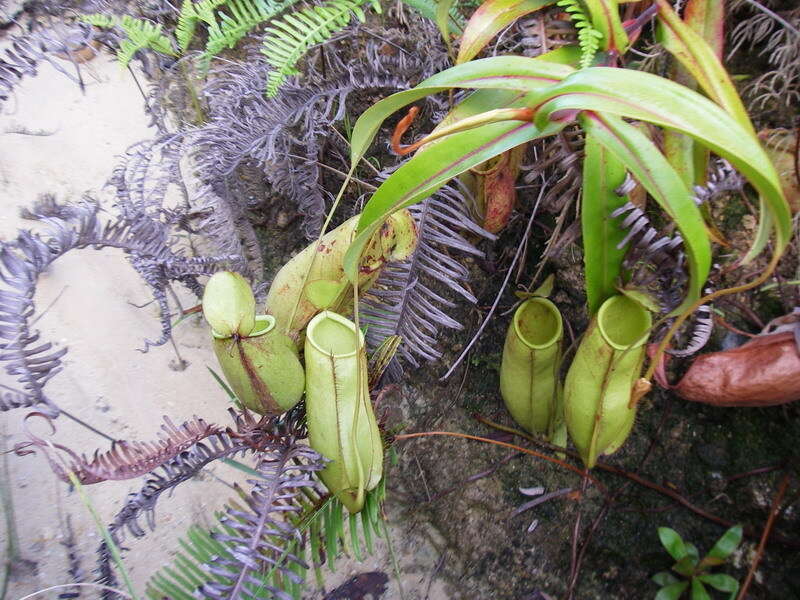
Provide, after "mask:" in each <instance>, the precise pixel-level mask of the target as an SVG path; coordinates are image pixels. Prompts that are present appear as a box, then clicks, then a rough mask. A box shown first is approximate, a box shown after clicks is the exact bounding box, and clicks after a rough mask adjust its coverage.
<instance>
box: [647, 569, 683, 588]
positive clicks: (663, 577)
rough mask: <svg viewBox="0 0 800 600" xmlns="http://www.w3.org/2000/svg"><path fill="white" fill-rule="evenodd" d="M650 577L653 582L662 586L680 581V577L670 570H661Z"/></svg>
mask: <svg viewBox="0 0 800 600" xmlns="http://www.w3.org/2000/svg"><path fill="white" fill-rule="evenodd" d="M650 579H651V580H652V581H653V583H656V584H658V585H660V586H661V587H664V586H667V585H672V584H673V583H678V578H677V577H675V576H674V575H673V574H672V573H670V572H669V571H661V572H660V573H656V574H655V575H653V576H652V577H651V578H650Z"/></svg>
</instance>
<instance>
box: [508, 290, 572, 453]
mask: <svg viewBox="0 0 800 600" xmlns="http://www.w3.org/2000/svg"><path fill="white" fill-rule="evenodd" d="M563 332H564V328H563V322H562V320H561V313H560V312H559V311H558V308H557V307H556V305H555V304H553V303H552V302H550V300H548V299H547V298H539V297H535V298H530V299H529V300H526V301H525V302H523V303H522V304H520V306H519V307H518V308H517V310H516V312H515V313H514V318H513V320H512V321H511V325H510V326H509V327H508V332H507V333H506V342H505V346H504V347H503V361H502V363H501V365H500V393H501V394H502V396H503V400H504V401H505V403H506V407H507V408H508V411H509V412H510V413H511V416H512V417H514V420H515V421H516V422H517V423H519V424H520V425H521V426H522V427H524V428H525V429H526V430H527V431H530V432H532V433H544V434H547V436H548V438H549V437H551V436H552V435H553V433H554V430H555V428H556V426H557V424H558V422H559V421H560V420H561V410H560V406H559V385H558V370H559V366H560V363H561V339H562V337H563Z"/></svg>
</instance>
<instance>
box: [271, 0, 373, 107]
mask: <svg viewBox="0 0 800 600" xmlns="http://www.w3.org/2000/svg"><path fill="white" fill-rule="evenodd" d="M370 1H371V2H372V6H373V8H375V10H376V11H378V12H380V5H379V4H377V3H376V2H375V0H370ZM366 2H367V0H330V1H329V2H327V3H325V4H324V5H322V6H312V7H311V8H304V9H302V10H299V11H297V12H295V13H292V14H291V15H286V16H285V17H284V18H283V19H279V20H276V21H274V27H268V28H267V30H266V32H265V35H264V45H263V47H262V49H261V52H262V53H263V54H264V56H266V59H267V62H268V63H269V64H270V65H271V66H272V67H273V70H272V71H270V72H269V75H268V76H267V90H266V94H267V96H268V97H273V96H275V95H276V94H277V93H278V88H279V87H280V86H281V85H282V84H283V82H284V81H285V80H286V78H287V77H289V76H290V75H295V74H296V73H297V69H296V68H295V65H296V64H297V63H298V61H299V60H300V59H301V58H302V57H303V55H304V54H305V53H306V52H307V51H308V49H309V48H311V46H314V45H316V44H321V43H323V42H326V41H328V40H329V39H330V38H331V37H332V36H333V34H334V33H336V32H337V31H340V30H341V29H344V28H345V27H347V25H348V24H349V23H350V20H351V18H352V15H355V16H356V17H357V18H358V20H359V21H361V22H362V23H363V22H364V21H365V19H366V17H365V16H364V11H363V10H361V6H362V5H363V4H365V3H366Z"/></svg>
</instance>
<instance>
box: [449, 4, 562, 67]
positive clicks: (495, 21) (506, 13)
mask: <svg viewBox="0 0 800 600" xmlns="http://www.w3.org/2000/svg"><path fill="white" fill-rule="evenodd" d="M551 4H555V0H486V2H484V3H483V4H481V5H480V6H479V7H478V10H476V11H475V12H474V13H473V14H472V17H470V19H469V22H468V23H467V26H466V28H465V29H464V35H463V36H461V46H460V47H459V49H458V58H457V59H456V64H461V63H465V62H467V61H470V60H472V59H473V58H475V57H476V56H477V55H478V53H480V51H481V50H483V49H484V47H485V46H486V44H488V43H489V42H490V41H491V40H492V38H493V37H494V36H496V35H497V34H498V33H500V32H501V31H502V30H503V29H505V28H506V27H508V26H509V25H510V24H511V23H513V22H514V21H516V20H517V19H519V18H520V17H522V16H525V15H527V14H530V13H532V12H534V11H537V10H539V9H540V8H543V7H545V6H549V5H551Z"/></svg>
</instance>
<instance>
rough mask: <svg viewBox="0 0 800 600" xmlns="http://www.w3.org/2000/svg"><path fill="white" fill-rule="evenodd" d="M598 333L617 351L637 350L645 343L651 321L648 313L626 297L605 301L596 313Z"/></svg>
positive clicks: (616, 297) (615, 297)
mask: <svg viewBox="0 0 800 600" xmlns="http://www.w3.org/2000/svg"><path fill="white" fill-rule="evenodd" d="M597 323H598V325H599V327H600V333H601V334H602V335H603V339H605V341H606V342H608V344H609V346H611V347H612V348H615V349H617V350H629V349H631V348H637V347H639V346H641V345H642V344H644V343H645V342H646V341H647V338H648V336H649V335H650V329H651V328H652V325H653V319H652V317H651V316H650V312H649V311H648V310H647V309H646V308H644V307H643V306H642V305H641V304H639V303H638V302H636V301H635V300H631V299H630V298H628V297H627V296H614V297H613V298H609V299H608V300H606V301H605V302H604V303H603V305H602V306H601V307H600V310H599V311H598V312H597Z"/></svg>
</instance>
